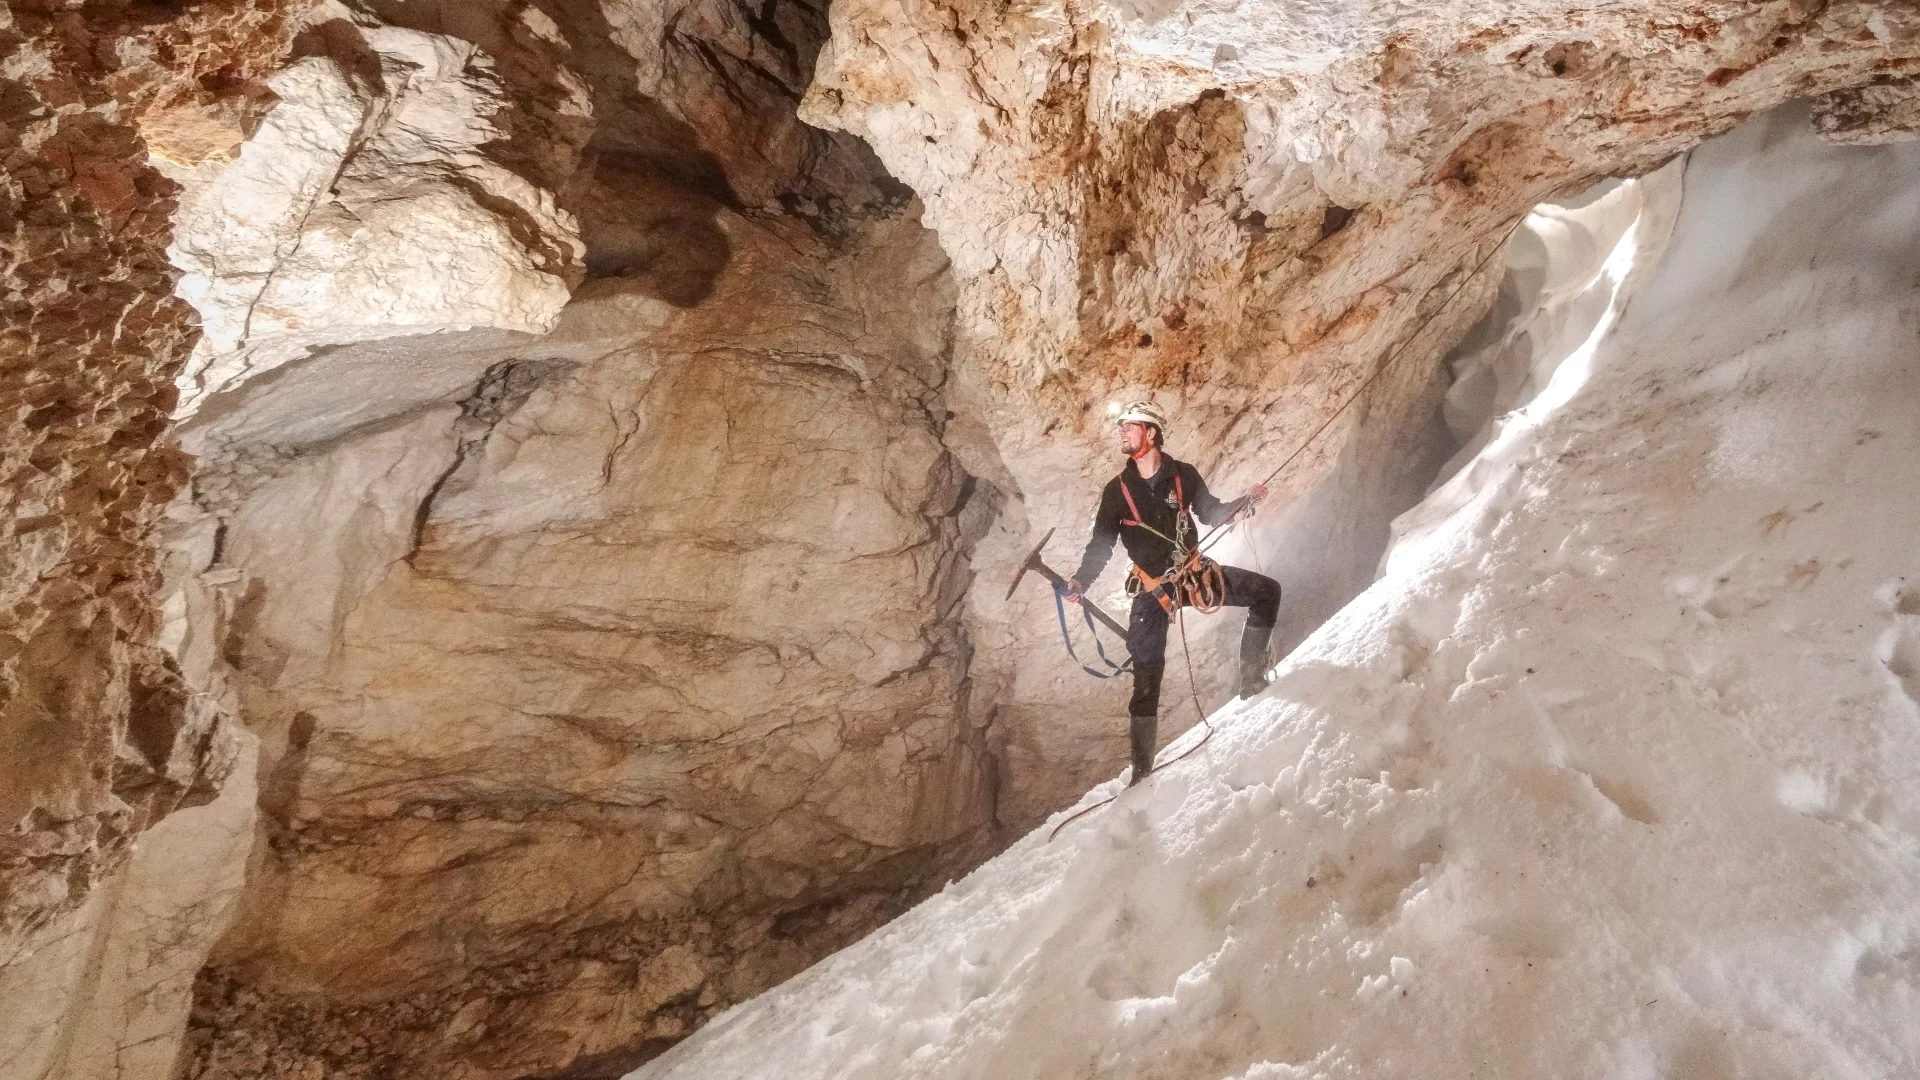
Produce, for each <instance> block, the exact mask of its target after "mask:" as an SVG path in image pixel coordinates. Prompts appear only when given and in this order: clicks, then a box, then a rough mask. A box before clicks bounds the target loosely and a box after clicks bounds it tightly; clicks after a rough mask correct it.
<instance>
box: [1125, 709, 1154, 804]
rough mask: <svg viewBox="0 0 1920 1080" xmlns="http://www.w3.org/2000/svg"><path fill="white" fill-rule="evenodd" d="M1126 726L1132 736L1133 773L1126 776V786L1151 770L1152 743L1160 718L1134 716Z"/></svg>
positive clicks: (1143, 776) (1136, 781)
mask: <svg viewBox="0 0 1920 1080" xmlns="http://www.w3.org/2000/svg"><path fill="white" fill-rule="evenodd" d="M1127 727H1128V734H1129V735H1131V736H1132V738H1133V775H1132V776H1130V777H1128V778H1127V786H1128V787H1132V786H1133V785H1135V784H1137V783H1139V782H1140V781H1142V780H1144V779H1146V776H1147V774H1148V773H1150V772H1152V771H1153V750H1154V746H1153V743H1154V737H1155V736H1156V735H1157V734H1158V733H1159V728H1160V718H1159V717H1158V716H1136V717H1134V718H1133V722H1132V723H1130V724H1128V725H1127Z"/></svg>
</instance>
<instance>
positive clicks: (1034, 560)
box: [1007, 529, 1053, 600]
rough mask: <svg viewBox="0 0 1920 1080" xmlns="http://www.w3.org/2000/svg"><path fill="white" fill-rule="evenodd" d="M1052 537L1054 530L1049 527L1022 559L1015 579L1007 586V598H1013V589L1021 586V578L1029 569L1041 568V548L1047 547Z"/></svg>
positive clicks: (1015, 573) (1014, 576)
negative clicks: (1045, 533)
mask: <svg viewBox="0 0 1920 1080" xmlns="http://www.w3.org/2000/svg"><path fill="white" fill-rule="evenodd" d="M1051 539H1053V530H1052V529H1048V530H1047V535H1045V536H1043V537H1041V538H1040V542H1039V543H1038V544H1035V545H1034V546H1033V550H1032V551H1029V552H1027V557H1026V558H1025V559H1022V560H1020V569H1019V570H1017V571H1015V572H1014V575H1013V581H1012V583H1011V584H1009V585H1008V586H1007V599H1009V600H1011V599H1013V590H1015V589H1017V588H1019V587H1020V579H1021V578H1023V577H1026V576H1027V571H1029V570H1037V569H1039V568H1040V565H1041V564H1040V549H1041V548H1044V547H1046V546H1047V541H1049V540H1051Z"/></svg>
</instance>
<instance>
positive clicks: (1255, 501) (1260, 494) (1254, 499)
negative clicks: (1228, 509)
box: [1247, 484, 1267, 506]
mask: <svg viewBox="0 0 1920 1080" xmlns="http://www.w3.org/2000/svg"><path fill="white" fill-rule="evenodd" d="M1266 501H1267V485H1265V484H1255V485H1253V490H1252V491H1249V492H1247V505H1248V506H1259V505H1260V504H1261V503H1263V502H1266Z"/></svg>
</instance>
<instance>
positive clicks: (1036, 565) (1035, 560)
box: [1007, 529, 1127, 639]
mask: <svg viewBox="0 0 1920 1080" xmlns="http://www.w3.org/2000/svg"><path fill="white" fill-rule="evenodd" d="M1051 539H1053V530H1052V529H1048V530H1047V535H1045V536H1043V537H1041V538H1040V542H1039V543H1038V544H1035V545H1034V548H1033V550H1032V551H1030V552H1028V553H1027V558H1026V561H1024V562H1022V563H1021V564H1020V570H1019V572H1017V573H1015V574H1014V575H1013V582H1012V583H1011V584H1009V585H1008V586H1007V599H1009V600H1011V599H1013V590H1015V589H1017V588H1019V587H1020V581H1021V579H1022V578H1024V577H1026V576H1027V571H1029V570H1031V571H1033V572H1034V573H1036V574H1039V575H1040V576H1041V577H1043V578H1046V579H1047V580H1048V581H1049V582H1052V583H1053V587H1054V588H1056V589H1059V590H1061V591H1063V592H1064V591H1065V590H1066V587H1067V579H1066V578H1063V577H1061V576H1060V575H1059V574H1057V573H1055V572H1054V570H1053V567H1051V566H1048V565H1047V564H1046V563H1045V562H1044V561H1042V560H1041V558H1040V550H1041V549H1042V548H1044V547H1046V546H1047V541H1049V540H1051ZM1080 605H1081V606H1082V607H1084V608H1086V609H1087V612H1088V613H1089V614H1091V615H1092V616H1093V617H1094V618H1096V619H1099V620H1100V621H1101V623H1103V624H1104V625H1105V626H1106V628H1107V629H1109V630H1111V631H1113V632H1114V633H1116V634H1119V635H1120V637H1121V638H1122V639H1124V638H1125V637H1126V636H1127V628H1126V627H1124V626H1122V625H1120V621H1119V620H1118V619H1115V618H1114V617H1113V616H1111V615H1109V614H1107V613H1106V612H1105V611H1102V610H1100V605H1099V604H1096V603H1094V602H1093V601H1092V600H1091V599H1089V598H1088V597H1085V596H1082V597H1081V598H1080Z"/></svg>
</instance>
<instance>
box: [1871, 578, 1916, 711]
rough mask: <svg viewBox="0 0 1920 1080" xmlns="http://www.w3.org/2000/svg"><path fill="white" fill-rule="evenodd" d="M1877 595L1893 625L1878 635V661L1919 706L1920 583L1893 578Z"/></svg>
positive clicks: (1907, 696) (1895, 683)
mask: <svg viewBox="0 0 1920 1080" xmlns="http://www.w3.org/2000/svg"><path fill="white" fill-rule="evenodd" d="M1880 599H1881V600H1882V602H1884V603H1885V604H1886V605H1887V606H1888V607H1889V608H1891V609H1892V612H1893V623H1892V625H1891V626H1889V627H1887V632H1886V633H1884V634H1882V635H1881V636H1880V662H1881V663H1882V664H1885V665H1886V668H1887V673H1888V674H1889V675H1891V676H1893V682H1894V685H1895V686H1896V687H1897V688H1898V689H1899V690H1900V692H1901V693H1902V694H1904V695H1905V696H1906V698H1907V700H1908V701H1910V702H1912V703H1913V704H1914V705H1915V706H1920V587H1915V586H1912V585H1908V584H1906V583H1905V582H1904V581H1896V582H1892V583H1890V584H1889V585H1888V586H1887V587H1886V588H1885V589H1883V590H1881V593H1880Z"/></svg>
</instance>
